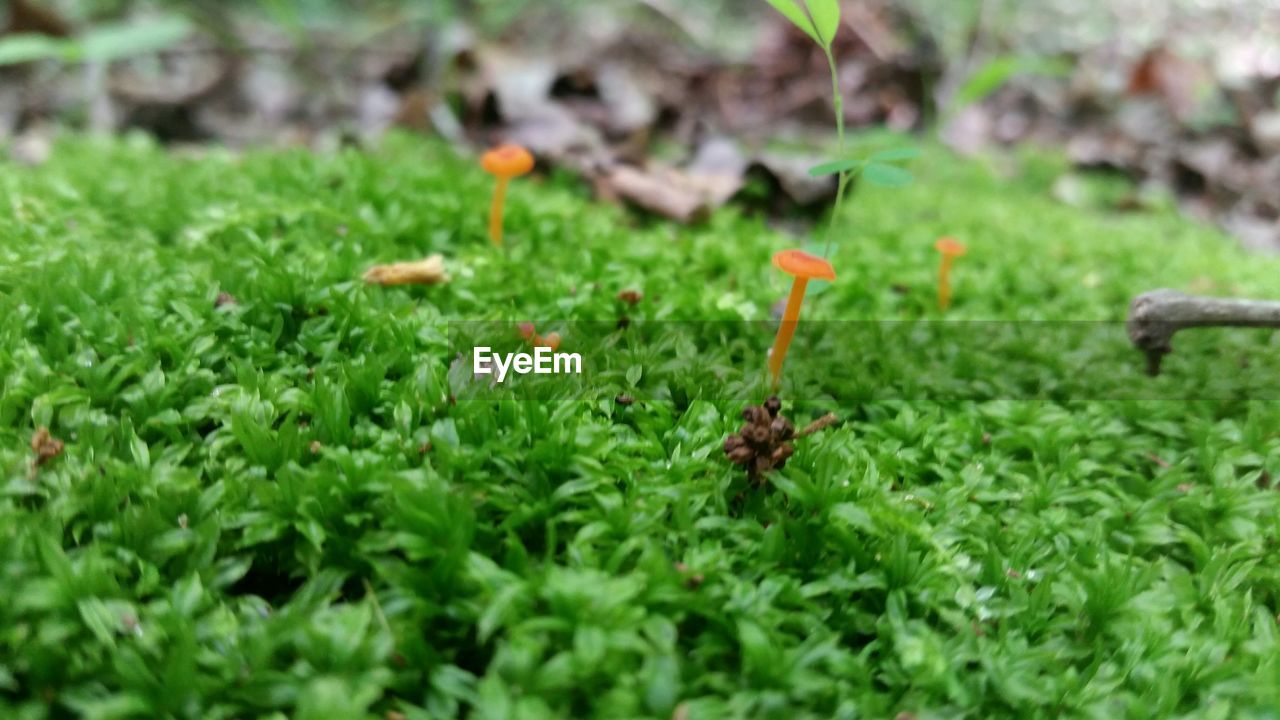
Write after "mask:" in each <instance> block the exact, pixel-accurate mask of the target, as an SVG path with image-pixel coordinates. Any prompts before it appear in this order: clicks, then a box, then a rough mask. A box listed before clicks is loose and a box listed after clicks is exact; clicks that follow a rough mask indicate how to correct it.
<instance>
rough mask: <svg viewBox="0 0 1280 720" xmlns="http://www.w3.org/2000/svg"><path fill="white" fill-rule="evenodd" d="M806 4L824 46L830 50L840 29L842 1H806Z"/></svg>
mask: <svg viewBox="0 0 1280 720" xmlns="http://www.w3.org/2000/svg"><path fill="white" fill-rule="evenodd" d="M805 4H806V5H807V6H808V8H809V17H811V18H812V19H813V27H814V29H815V30H817V31H818V37H819V38H821V40H820V42H821V43H822V46H823V47H825V48H828V49H830V48H831V43H832V42H834V41H835V39H836V32H837V31H838V30H839V29H840V0H806V3H805Z"/></svg>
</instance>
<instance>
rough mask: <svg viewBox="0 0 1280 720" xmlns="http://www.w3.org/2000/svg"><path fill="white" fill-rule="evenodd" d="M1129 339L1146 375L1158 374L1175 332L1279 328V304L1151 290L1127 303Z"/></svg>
mask: <svg viewBox="0 0 1280 720" xmlns="http://www.w3.org/2000/svg"><path fill="white" fill-rule="evenodd" d="M1125 325H1126V328H1127V329H1128V331H1129V339H1130V340H1132V341H1133V344H1134V345H1135V346H1137V348H1138V349H1139V350H1141V351H1143V352H1144V353H1146V356H1147V374H1148V375H1152V376H1155V375H1159V374H1160V363H1161V361H1162V360H1164V356H1165V355H1168V354H1169V353H1171V352H1173V347H1172V345H1171V344H1170V343H1171V341H1172V339H1173V335H1174V333H1176V332H1178V331H1179V330H1184V329H1186V328H1196V327H1257V328H1280V302H1276V301H1272V300H1246V299H1243V298H1213V297H1202V296H1199V295H1188V294H1186V293H1182V292H1178V291H1177V290H1152V291H1151V292H1146V293H1143V294H1141V295H1139V296H1137V297H1135V298H1134V299H1133V302H1131V303H1130V304H1129V319H1128V320H1127V322H1126V323H1125Z"/></svg>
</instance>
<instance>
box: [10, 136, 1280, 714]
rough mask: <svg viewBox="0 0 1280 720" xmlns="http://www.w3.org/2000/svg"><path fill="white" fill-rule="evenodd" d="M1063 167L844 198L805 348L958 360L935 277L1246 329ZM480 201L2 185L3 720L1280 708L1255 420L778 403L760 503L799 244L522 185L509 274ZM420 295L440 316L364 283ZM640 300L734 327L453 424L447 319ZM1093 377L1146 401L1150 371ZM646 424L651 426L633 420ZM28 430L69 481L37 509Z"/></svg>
mask: <svg viewBox="0 0 1280 720" xmlns="http://www.w3.org/2000/svg"><path fill="white" fill-rule="evenodd" d="M1053 167H1054V161H1053V160H1052V159H1045V158H1040V157H1033V158H1024V159H1023V160H1020V161H1017V162H1013V161H1001V162H999V163H992V164H990V165H986V164H982V163H975V162H967V161H960V160H957V159H954V158H951V157H950V156H948V155H946V154H945V153H944V152H943V151H941V150H938V149H932V150H930V151H929V152H928V153H926V158H925V159H924V160H923V161H921V162H919V163H917V164H916V166H915V167H914V168H913V170H914V172H916V174H917V175H918V177H919V181H918V182H917V183H916V184H915V185H913V186H911V187H909V188H907V189H904V190H897V191H887V190H878V189H874V188H866V189H861V188H860V189H858V190H857V191H856V192H855V193H854V195H853V198H852V202H851V203H850V204H849V205H848V207H847V217H846V218H842V219H841V222H839V223H838V227H839V229H840V233H841V237H840V238H839V239H838V243H837V251H836V253H835V255H834V258H833V260H834V262H835V265H836V267H837V271H838V273H839V281H838V282H836V283H834V284H832V285H831V286H829V287H827V288H826V289H825V290H824V291H823V292H820V293H817V294H815V295H814V296H813V297H812V298H811V304H810V305H809V306H808V307H807V308H806V313H807V314H806V317H807V318H809V320H810V321H816V320H846V321H848V320H901V319H916V318H930V317H935V316H936V310H934V309H933V307H932V306H933V292H934V284H933V283H934V277H935V272H936V255H935V253H934V250H933V248H932V243H933V241H934V239H935V238H936V237H937V236H939V235H943V234H949V235H954V236H957V237H959V238H961V239H963V240H964V241H965V242H966V243H968V245H969V249H970V251H969V254H968V255H967V256H966V257H965V258H963V259H962V260H961V262H960V264H959V265H958V266H957V270H956V276H955V287H956V303H955V306H954V308H953V310H952V312H951V314H950V316H949V317H950V318H951V319H954V320H1001V321H1007V320H1039V321H1057V320H1096V321H1111V322H1113V323H1114V322H1115V321H1119V320H1121V319H1123V315H1124V311H1125V307H1126V305H1127V302H1128V300H1129V298H1130V297H1131V296H1132V295H1133V294H1134V293H1136V292H1139V291H1141V290H1146V289H1150V288H1154V287H1174V288H1182V289H1195V290H1199V291H1208V292H1223V293H1226V292H1232V293H1236V292H1238V293H1242V294H1251V295H1258V296H1265V295H1266V294H1268V292H1269V288H1270V287H1271V286H1272V284H1273V283H1274V278H1275V276H1276V269H1277V267H1276V263H1275V261H1273V260H1271V259H1265V258H1258V257H1251V256H1246V255H1244V254H1243V253H1242V252H1240V251H1238V250H1236V249H1234V248H1233V246H1232V245H1231V244H1230V243H1229V242H1227V241H1224V239H1223V238H1222V237H1221V236H1220V235H1219V234H1218V233H1217V232H1215V231H1213V230H1210V229H1206V228H1203V227H1199V226H1196V225H1193V224H1191V223H1188V222H1187V221H1185V220H1182V219H1180V218H1178V217H1176V216H1175V215H1173V214H1170V213H1141V214H1138V213H1131V214H1119V213H1115V214H1098V213H1091V214H1089V213H1082V212H1080V211H1078V210H1073V209H1070V208H1067V207H1063V206H1060V205H1058V204H1055V203H1054V202H1052V201H1051V200H1049V199H1048V192H1047V189H1048V184H1049V182H1051V178H1052V177H1053V171H1052V169H1053ZM489 189H490V184H489V179H488V178H486V177H485V176H484V175H483V174H482V173H481V172H480V171H479V170H478V168H476V167H475V164H474V162H472V161H471V160H470V159H467V158H458V157H455V156H454V155H452V154H451V153H450V152H449V151H447V150H445V149H444V148H442V147H440V146H439V145H436V144H431V143H426V142H421V141H416V140H411V139H408V138H393V139H391V140H389V141H388V142H387V143H386V144H385V146H384V147H383V148H381V149H380V150H378V151H376V152H374V153H372V154H369V155H361V154H358V153H355V152H346V153H341V154H338V155H334V156H329V157H315V156H312V155H308V154H304V153H280V154H267V153H260V154H251V155H248V156H245V157H234V156H231V155H227V154H223V153H217V152H215V153H211V154H207V155H204V156H202V157H198V158H194V157H188V158H180V157H174V156H171V155H166V154H163V153H162V152H161V151H159V150H157V149H155V148H153V147H150V146H149V145H147V144H146V143H145V142H142V141H138V140H130V141H127V142H113V143H105V144H103V143H97V142H91V141H87V140H75V141H70V142H66V143H63V144H62V145H61V147H60V148H59V151H58V152H57V153H56V155H55V158H54V160H53V161H52V162H50V163H49V164H48V165H46V166H44V167H41V168H39V169H35V170H28V169H23V168H19V167H7V168H5V169H4V172H3V174H2V175H0V193H2V194H0V237H2V238H3V240H0V341H2V342H0V372H3V376H4V378H5V379H4V386H3V388H4V391H3V396H2V397H0V468H3V469H4V473H5V478H6V481H5V485H4V488H5V491H4V496H3V498H0V568H2V570H3V573H4V582H3V583H0V649H2V650H0V714H3V715H5V716H13V717H20V718H41V717H66V716H67V715H68V713H72V714H83V715H84V716H86V717H95V718H128V717H182V718H232V717H253V716H263V717H271V716H273V715H272V714H273V713H280V714H283V715H287V716H293V717H301V718H333V717H343V718H348V717H350V718H355V717H363V716H365V715H369V716H376V717H380V716H382V715H383V714H384V713H385V712H386V711H388V710H397V711H399V712H403V713H405V714H406V715H408V716H409V717H415V718H417V717H447V716H452V715H455V714H458V713H459V712H463V711H465V710H468V709H469V710H470V712H471V713H472V715H471V716H472V717H543V716H546V717H555V716H560V717H564V716H574V717H583V716H602V717H623V716H625V717H636V716H653V717H661V718H666V717H671V715H672V713H673V710H674V708H675V707H676V705H677V704H678V703H688V710H689V717H691V718H698V717H705V718H713V717H753V718H758V717H778V718H796V717H814V718H829V717H892V716H894V715H895V714H897V713H899V712H904V711H905V712H911V713H914V714H915V716H916V717H919V718H926V717H954V716H959V715H969V716H974V717H1060V716H1063V715H1072V716H1074V715H1087V716H1094V717H1118V716H1125V717H1130V716H1131V717H1146V716H1153V717H1171V716H1179V715H1184V716H1195V717H1201V716H1218V717H1241V716H1245V715H1247V714H1248V713H1249V712H1251V711H1254V710H1261V709H1265V708H1274V707H1275V706H1276V705H1277V703H1280V695H1278V694H1277V690H1276V688H1277V687H1280V684H1278V683H1277V680H1278V679H1280V678H1278V677H1277V673H1276V667H1277V649H1278V647H1280V645H1278V644H1277V634H1276V630H1275V623H1276V620H1275V616H1276V612H1277V610H1278V607H1277V603H1278V593H1280V574H1277V572H1276V569H1275V568H1276V564H1275V562H1274V560H1273V559H1272V558H1273V547H1274V543H1275V540H1276V534H1277V530H1278V523H1277V520H1276V518H1277V517H1280V515H1278V513H1277V511H1278V510H1280V507H1278V504H1277V501H1278V500H1280V494H1278V493H1275V492H1270V491H1266V490H1261V489H1259V485H1266V484H1267V482H1269V478H1270V476H1271V475H1274V474H1276V473H1277V472H1280V465H1278V463H1277V457H1278V456H1277V452H1278V450H1280V439H1278V438H1277V435H1276V431H1275V428H1276V427H1277V422H1278V421H1280V412H1277V408H1276V407H1275V406H1274V405H1272V404H1269V403H1264V402H1258V401H1248V400H1242V399H1240V398H1234V397H1228V398H1225V399H1223V400H1220V401H1210V400H1197V401H1182V402H1169V401H1167V400H1166V401H1160V402H1138V401H1123V402H1121V401H1112V402H1103V401H1099V400H1097V399H1093V400H1090V399H1088V398H1080V397H1066V398H1061V399H1058V400H1056V401H1035V402H1032V401H1014V400H1011V399H1003V400H1001V399H994V400H988V401H983V402H975V401H971V400H964V399H961V400H957V401H955V402H947V403H937V402H925V401H922V400H920V399H919V398H917V397H911V396H910V395H907V396H904V397H903V399H881V400H877V401H875V402H866V403H860V402H858V401H857V399H858V397H859V395H858V394H857V393H855V392H852V391H851V390H849V389H847V388H843V387H842V386H841V385H840V384H839V383H833V382H829V381H828V382H826V383H823V384H821V385H819V386H814V385H805V384H803V383H799V381H797V382H798V384H797V385H796V386H795V387H793V388H789V392H788V396H787V399H788V401H789V403H790V404H789V409H788V412H789V413H792V414H793V415H795V416H798V417H797V419H799V420H805V419H807V414H808V413H810V412H813V411H817V410H820V409H830V408H836V409H837V410H838V411H839V412H840V413H841V415H842V416H843V417H844V418H846V419H847V422H846V423H845V424H844V425H843V426H842V427H840V428H838V429H833V430H828V431H826V432H824V433H822V434H820V435H818V436H815V437H812V438H808V439H805V440H803V441H801V442H800V443H798V450H797V453H796V455H795V457H794V458H793V459H792V461H791V462H790V464H788V466H787V469H786V470H785V471H784V472H782V473H779V474H778V475H776V476H774V477H773V478H772V487H771V488H770V489H768V490H766V491H763V492H760V491H755V490H752V489H750V488H747V487H746V486H745V481H744V479H743V478H742V476H741V473H740V472H738V471H737V470H736V469H734V468H732V467H730V466H729V465H728V464H727V463H726V462H725V461H724V460H723V458H722V455H721V451H720V444H721V442H722V441H723V439H724V437H725V435H726V434H727V433H728V432H731V431H732V430H733V429H734V428H735V426H736V424H737V416H738V412H739V411H740V409H741V405H742V404H743V402H744V401H745V400H746V399H754V400H759V399H760V394H761V391H760V388H759V384H758V379H753V378H752V377H751V375H750V369H751V368H755V367H760V366H762V365H763V350H764V348H763V347H762V346H761V344H760V343H759V342H758V339H759V338H761V337H764V338H767V336H768V328H767V325H766V324H764V323H760V324H758V325H749V324H746V323H741V322H738V321H741V320H744V319H746V320H757V321H764V320H767V318H768V315H769V307H770V305H771V304H772V303H773V302H774V301H775V300H776V299H777V298H779V297H780V296H781V295H782V294H783V293H784V292H785V290H786V283H787V279H786V278H785V277H783V276H781V275H780V274H779V273H777V272H776V271H774V270H773V269H772V268H771V267H770V265H769V262H768V259H769V257H770V255H771V254H772V252H774V251H776V250H777V249H780V248H782V247H785V246H788V245H791V244H795V243H796V242H797V241H796V240H794V239H789V238H788V237H786V236H785V235H782V234H779V233H776V232H773V231H770V230H769V229H767V228H766V226H765V225H764V224H763V222H762V221H760V220H759V219H756V218H751V217H742V216H740V215H738V214H737V213H736V212H734V211H732V210H728V211H724V212H721V213H719V214H717V215H716V216H715V217H714V218H713V219H712V221H711V222H710V223H709V224H708V225H707V226H705V227H702V228H696V229H685V228H677V227H672V226H670V225H668V224H666V223H662V222H656V221H651V220H637V219H636V218H634V217H633V216H631V215H628V214H626V213H624V212H622V211H619V210H617V209H613V208H607V207H600V206H597V205H594V204H591V203H589V202H588V200H587V196H586V191H585V190H584V189H583V188H582V187H581V186H580V185H578V184H576V183H573V182H567V181H564V180H560V179H557V180H554V181H550V182H547V181H538V180H530V181H527V182H526V181H521V182H518V183H517V184H515V185H513V188H512V192H511V196H510V206H509V208H508V216H507V219H508V238H509V245H508V249H507V251H506V252H505V253H495V252H494V251H493V250H492V249H491V247H490V246H489V245H488V243H487V240H486V239H485V230H484V221H485V209H486V203H487V199H488V198H487V194H488V192H489ZM431 252H442V253H444V254H445V255H446V257H448V258H449V259H450V265H451V267H450V270H451V272H452V274H453V276H454V279H453V282H452V283H451V284H449V285H446V286H442V287H433V288H409V289H377V288H366V287H364V286H363V284H362V283H361V282H360V280H359V277H360V274H361V273H362V272H363V270H364V269H365V268H366V267H368V266H369V265H371V264H374V263H377V262H384V261H393V260H403V259H413V258H417V257H421V256H423V255H426V254H428V253H431ZM627 288H632V289H639V290H642V291H643V292H644V294H645V300H644V301H643V302H642V303H641V305H640V306H638V307H637V308H636V309H635V310H633V311H630V312H631V313H632V314H633V315H634V316H635V317H636V318H637V319H642V320H686V321H712V320H720V321H733V324H732V325H731V327H735V328H738V329H737V330H733V331H731V332H730V335H729V336H728V337H726V338H725V342H724V343H723V345H722V346H721V345H716V344H714V343H710V342H702V343H701V344H699V345H698V346H697V347H695V348H694V349H693V352H695V353H696V356H695V357H696V360H697V362H696V363H693V364H692V366H691V364H690V363H688V362H686V363H684V364H678V363H677V364H675V365H670V364H668V365H664V364H663V359H662V358H654V359H653V363H652V364H646V365H645V366H644V367H643V373H642V374H640V375H639V376H638V377H629V378H626V379H622V378H613V379H610V380H609V382H607V383H603V382H602V383H601V385H600V386H599V387H597V388H595V389H594V390H593V391H592V392H589V393H587V394H586V395H585V396H582V397H574V398H569V397H563V398H557V399H552V400H548V401H547V402H522V403H501V404H497V403H487V402H459V403H457V404H453V403H451V402H450V399H449V396H450V393H451V380H450V377H449V370H448V368H449V364H450V362H451V361H452V359H453V357H452V355H451V350H450V348H449V345H448V325H447V322H448V321H449V320H451V319H454V320H456V319H463V318H465V319H474V320H502V321H514V320H524V319H533V320H539V321H543V320H545V321H568V320H600V321H609V322H612V321H614V320H615V319H616V318H617V316H618V314H619V312H621V309H620V307H619V304H618V301H617V300H616V298H615V296H616V294H617V292H618V291H619V290H622V289H627ZM220 292H225V293H229V294H230V295H231V296H233V297H234V298H235V300H236V304H234V305H223V306H222V307H216V304H217V303H216V302H215V300H216V299H217V296H218V294H219V293H220ZM819 327H821V325H819V324H818V323H816V322H810V323H806V324H802V326H801V328H802V329H801V335H802V336H803V335H804V334H805V333H804V329H805V328H819ZM1108 327H1114V326H1108ZM1266 336H1267V334H1266V333H1263V334H1262V339H1260V340H1259V339H1256V336H1255V340H1254V341H1253V342H1255V343H1264V344H1263V345H1262V347H1263V348H1264V349H1265V348H1266V347H1267V345H1265V343H1267V342H1269V340H1268V339H1267V337H1266ZM1245 342H1248V341H1245ZM799 349H803V344H801V345H800V346H799ZM866 352H867V351H866V349H865V348H862V349H860V350H859V353H860V355H857V357H862V356H865V354H866ZM1184 355H1186V356H1188V357H1187V359H1186V361H1185V362H1186V363H1187V366H1186V367H1188V368H1193V369H1198V371H1199V372H1205V373H1213V372H1215V371H1220V370H1221V366H1220V365H1214V364H1213V363H1214V362H1217V360H1215V359H1214V358H1208V359H1204V360H1198V359H1196V358H1195V356H1194V354H1193V353H1184ZM1175 357H1179V356H1177V355H1175ZM811 360H812V359H806V358H805V357H804V356H802V355H799V356H797V357H796V358H795V359H794V360H793V361H792V362H793V363H794V364H795V369H796V370H797V374H799V375H803V374H804V372H805V369H806V362H811ZM960 360H964V358H960ZM1104 360H1105V362H1106V363H1110V364H1114V366H1115V371H1116V372H1117V373H1133V374H1134V375H1135V377H1136V371H1134V370H1133V368H1134V367H1136V365H1137V363H1138V362H1139V358H1137V357H1136V356H1133V355H1126V354H1124V353H1123V352H1119V351H1117V352H1114V353H1111V354H1107V355H1104ZM827 362H828V363H829V364H837V363H841V362H842V359H841V357H835V358H834V359H830V360H828V361H827ZM858 362H861V360H859V361H858ZM1130 363H1131V364H1130ZM843 364H845V365H849V364H850V361H847V360H845V361H843ZM716 367H721V368H738V369H739V370H740V373H741V377H739V378H738V379H737V380H730V379H725V380H724V382H723V383H718V382H716V379H717V378H725V377H726V376H724V375H723V374H719V375H718V374H717V372H718V371H716V370H714V368H716ZM708 368H711V369H708ZM821 368H822V366H821V365H818V366H812V367H809V372H810V373H811V374H812V373H814V372H816V371H817V370H820V369H821ZM857 369H858V367H857V366H856V365H855V366H854V367H853V368H852V370H854V371H856V370H857ZM867 372H868V373H869V376H870V377H874V378H881V377H884V378H892V377H896V378H902V377H904V375H903V374H902V372H899V373H898V374H896V375H895V374H893V372H892V371H891V369H888V368H879V369H874V368H868V370H867ZM814 382H819V381H818V380H815V381H814ZM1133 382H1138V380H1133ZM815 387H816V388H817V389H814V388H815ZM1174 389H1175V390H1177V388H1174ZM623 390H625V391H629V392H633V393H634V394H636V395H637V396H638V397H640V398H641V400H642V402H638V403H636V404H635V405H632V406H630V407H623V406H620V405H617V404H615V403H614V401H613V396H614V394H616V393H617V392H619V391H623ZM811 390H812V391H813V392H812V393H810V391H811ZM1182 390H1183V391H1185V390H1186V388H1185V387H1184V388H1182ZM40 425H47V426H48V427H49V428H50V429H51V431H52V432H53V434H54V435H55V436H57V437H59V438H62V439H64V440H65V441H66V442H67V446H66V451H65V453H64V454H63V455H62V456H61V457H58V458H56V459H54V460H52V461H50V462H48V463H47V464H45V465H44V466H43V467H41V468H39V470H38V472H34V473H32V472H31V471H30V462H31V457H32V454H31V451H30V450H29V448H28V447H27V444H28V442H29V440H30V437H31V435H32V433H33V432H34V430H35V428H36V427H37V426H40ZM313 443H315V444H313ZM283 715H274V716H275V717H280V716H283Z"/></svg>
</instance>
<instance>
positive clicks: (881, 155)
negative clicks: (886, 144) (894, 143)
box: [867, 147, 920, 163]
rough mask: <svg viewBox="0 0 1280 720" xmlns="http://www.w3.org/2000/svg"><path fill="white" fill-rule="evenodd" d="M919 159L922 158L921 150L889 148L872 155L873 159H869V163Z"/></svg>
mask: <svg viewBox="0 0 1280 720" xmlns="http://www.w3.org/2000/svg"><path fill="white" fill-rule="evenodd" d="M918 157H920V150H919V149H918V148H913V147H900V148H889V149H888V150H881V151H880V152H877V153H872V154H871V157H869V158H867V161H868V162H879V163H886V162H902V161H904V160H915V159H916V158H918Z"/></svg>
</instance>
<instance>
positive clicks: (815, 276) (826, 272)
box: [769, 250, 836, 387]
mask: <svg viewBox="0 0 1280 720" xmlns="http://www.w3.org/2000/svg"><path fill="white" fill-rule="evenodd" d="M773 265H774V267H776V268H778V269H779V270H781V271H782V272H784V273H786V274H788V275H790V276H791V277H793V278H795V280H794V281H793V282H792V283H791V294H790V295H789V296H788V297H787V308H786V310H784V311H783V312H782V324H780V325H779V326H778V335H777V336H776V337H775V338H774V339H773V349H772V350H770V351H769V373H770V374H771V375H772V376H773V384H774V386H775V387H776V386H777V385H778V382H779V381H780V380H781V379H782V363H783V361H784V360H786V358H787V349H788V348H790V347H791V338H793V337H794V336H795V334H796V324H797V323H798V322H799V320H800V306H801V305H802V304H803V303H804V291H805V288H807V287H808V285H809V281H810V280H835V279H836V271H835V269H834V268H832V267H831V263H829V262H827V261H826V260H823V259H822V258H820V257H818V256H816V255H810V254H809V253H807V252H804V251H803V250H783V251H782V252H780V253H778V254H776V255H774V256H773Z"/></svg>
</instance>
